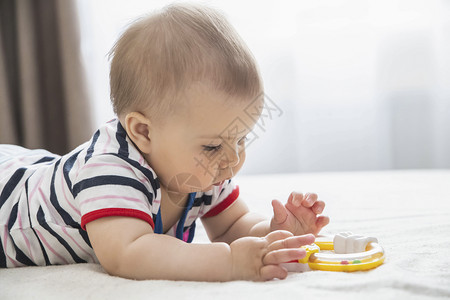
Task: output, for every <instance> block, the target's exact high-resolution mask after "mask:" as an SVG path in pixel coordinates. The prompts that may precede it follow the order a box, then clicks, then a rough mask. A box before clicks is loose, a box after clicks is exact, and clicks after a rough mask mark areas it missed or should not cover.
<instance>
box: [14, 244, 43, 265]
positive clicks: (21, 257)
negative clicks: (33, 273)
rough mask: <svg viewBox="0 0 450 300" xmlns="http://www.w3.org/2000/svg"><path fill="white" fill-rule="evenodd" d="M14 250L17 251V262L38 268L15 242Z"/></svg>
mask: <svg viewBox="0 0 450 300" xmlns="http://www.w3.org/2000/svg"><path fill="white" fill-rule="evenodd" d="M13 245H14V249H15V250H16V260H17V261H18V262H20V263H22V264H24V265H25V266H37V265H36V264H35V263H34V262H33V261H32V260H31V259H30V258H29V257H28V256H26V255H25V253H23V252H22V250H20V248H19V247H17V245H16V243H14V240H13Z"/></svg>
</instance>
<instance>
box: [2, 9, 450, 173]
mask: <svg viewBox="0 0 450 300" xmlns="http://www.w3.org/2000/svg"><path fill="white" fill-rule="evenodd" d="M191 2H201V3H206V4H208V5H210V6H212V7H215V8H217V9H219V10H221V11H222V12H223V13H224V14H225V15H226V16H227V17H228V19H229V21H230V22H231V23H232V24H233V25H234V26H235V28H236V29H237V31H238V32H239V33H240V35H241V36H242V37H243V39H244V40H245V41H246V42H247V44H248V46H249V48H250V49H251V50H252V52H253V54H254V55H255V57H256V59H257V61H258V64H259V66H260V69H261V73H262V76H263V79H264V82H265V94H266V96H267V98H268V99H270V101H271V103H272V104H273V105H274V107H276V108H277V111H276V113H273V114H270V115H268V116H267V117H266V118H265V120H264V126H260V127H256V129H255V135H256V136H257V139H256V140H255V141H254V142H252V143H251V144H250V145H249V146H248V150H247V161H246V164H245V165H244V167H243V169H242V171H241V174H259V173H281V172H328V171H356V170H385V169H425V168H426V169H431V168H450V1H448V0H441V1H439V0H397V1H395V0H381V1H380V0H379V1H360V0H353V1H342V0H319V1H304V0H302V1H293V0H292V1H237V0H232V1H231V0H229V1H191ZM0 3H1V6H0V17H1V22H0V26H1V27H0V29H1V31H0V32H1V33H2V39H1V40H0V41H1V42H2V47H0V49H1V50H0V51H2V52H0V99H2V100H1V101H0V104H1V107H0V118H1V119H0V128H1V129H0V142H1V143H17V144H22V145H25V146H27V147H31V148H33V147H38V148H41V147H44V148H50V150H52V151H55V152H62V153H63V152H64V151H66V150H70V149H72V148H73V147H75V146H77V145H78V144H80V143H82V142H84V141H86V140H87V139H89V138H90V136H91V135H92V133H93V132H94V130H95V128H96V127H98V126H99V125H100V124H102V123H104V122H106V121H108V120H110V119H112V118H113V117H114V115H113V113H112V109H111V107H110V102H109V83H108V72H109V62H108V58H107V53H108V51H109V50H110V49H111V47H112V46H113V44H114V42H115V40H116V39H117V38H118V36H119V34H120V33H122V32H123V31H124V30H125V28H126V27H127V25H128V24H130V22H132V21H133V20H134V19H136V18H137V17H139V16H141V15H143V14H145V13H147V12H150V11H152V10H154V9H158V8H161V7H163V6H164V5H166V4H167V3H168V1H149V0H126V1H124V0H95V1H91V0H77V1H57V0H47V1H42V0H41V1H39V0H36V1H27V0H22V1H5V0H1V2H0ZM48 5H51V8H49V7H48ZM52 11H53V14H52V13H51V12H52ZM52 17H53V19H54V20H55V21H54V23H51V22H50V23H49V21H48V20H49V19H52ZM30 20H31V21H30ZM27 22H28V24H27ZM51 43H56V45H57V47H56V49H57V50H53V52H52V51H50V53H47V52H48V51H47V50H46V46H47V45H49V44H51ZM36 53H37V54H36ZM36 55H40V56H39V57H36ZM43 62H46V63H48V64H50V65H56V68H54V70H56V71H52V72H49V71H45V66H44V67H43V66H42V65H43ZM42 69H44V71H42ZM58 70H59V71H58ZM52 74H53V75H52ZM2 78H3V80H2ZM30 78H31V79H30ZM52 78H53V80H55V81H59V83H58V84H54V83H52V81H51V79H52ZM55 86H57V88H56V90H59V92H58V93H56V94H55V93H54V92H53V91H54V89H55ZM43 90H44V91H43ZM35 95H39V97H38V98H40V99H38V101H37V102H36V101H34V100H33V101H32V100H30V99H32V98H36V96H35ZM61 99H64V101H62V103H63V104H61V101H60V100H61ZM48 101H50V102H48ZM55 107H56V108H55ZM49 120H50V121H53V123H49ZM30 122H31V125H30V124H29V123H30ZM38 124H39V125H38ZM43 141H45V144H43ZM61 145H62V146H61Z"/></svg>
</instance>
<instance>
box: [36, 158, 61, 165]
mask: <svg viewBox="0 0 450 300" xmlns="http://www.w3.org/2000/svg"><path fill="white" fill-rule="evenodd" d="M55 159H56V157H51V156H44V157H43V158H41V159H40V160H38V161H37V162H35V163H34V164H33V165H37V164H41V163H45V162H50V161H53V160H55Z"/></svg>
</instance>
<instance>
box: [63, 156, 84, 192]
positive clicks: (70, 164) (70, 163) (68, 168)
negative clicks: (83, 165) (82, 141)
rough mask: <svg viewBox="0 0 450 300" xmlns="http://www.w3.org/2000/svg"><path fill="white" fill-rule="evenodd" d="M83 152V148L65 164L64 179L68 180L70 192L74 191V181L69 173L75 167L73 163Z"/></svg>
mask: <svg viewBox="0 0 450 300" xmlns="http://www.w3.org/2000/svg"><path fill="white" fill-rule="evenodd" d="M80 153H81V150H80V151H78V152H77V153H75V154H74V155H72V156H71V157H69V158H68V159H67V160H66V162H65V163H64V166H63V174H64V180H65V181H66V184H67V187H68V188H69V190H70V192H72V181H71V180H70V176H69V173H70V171H71V170H72V168H73V165H74V164H75V162H76V161H77V158H78V155H79V154H80Z"/></svg>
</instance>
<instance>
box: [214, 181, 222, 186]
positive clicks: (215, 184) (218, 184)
mask: <svg viewBox="0 0 450 300" xmlns="http://www.w3.org/2000/svg"><path fill="white" fill-rule="evenodd" d="M224 182H225V180H222V181H219V182H217V183H213V185H214V186H220V185H222V184H223V183H224Z"/></svg>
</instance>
